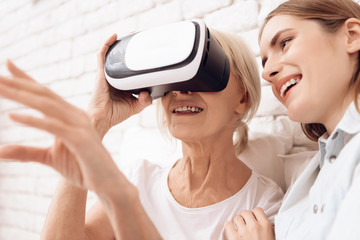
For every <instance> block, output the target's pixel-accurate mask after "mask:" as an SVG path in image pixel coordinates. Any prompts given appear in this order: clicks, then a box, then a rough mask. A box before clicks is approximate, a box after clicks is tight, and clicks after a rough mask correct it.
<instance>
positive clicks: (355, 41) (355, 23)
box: [344, 18, 360, 53]
mask: <svg viewBox="0 0 360 240" xmlns="http://www.w3.org/2000/svg"><path fill="white" fill-rule="evenodd" d="M344 27H345V31H346V37H347V47H346V49H347V51H348V53H356V52H359V51H360V20H359V19H357V18H349V19H348V20H346V21H345V23H344Z"/></svg>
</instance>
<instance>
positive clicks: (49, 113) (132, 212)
mask: <svg viewBox="0 0 360 240" xmlns="http://www.w3.org/2000/svg"><path fill="white" fill-rule="evenodd" d="M7 65H8V69H9V71H10V73H11V74H12V75H13V77H11V78H9V77H2V76H0V95H1V96H3V97H5V98H8V99H11V100H13V101H17V102H19V103H22V104H24V105H27V106H28V107H31V108H34V109H36V110H38V111H40V112H41V113H43V117H33V116H26V115H22V114H10V118H11V119H12V120H14V121H16V122H19V123H22V124H25V125H27V126H30V127H34V128H38V129H41V130H44V131H47V132H49V133H51V134H53V135H54V136H55V137H56V140H55V143H54V145H52V146H50V147H49V148H34V147H28V146H19V145H5V146H1V147H0V158H7V159H14V160H17V161H24V162H26V161H34V162H39V163H42V164H45V165H47V166H50V167H52V168H54V169H55V170H57V171H58V172H59V173H61V174H62V175H63V176H64V178H66V179H67V181H68V183H67V185H64V184H61V185H60V188H59V189H58V194H57V197H55V199H54V202H53V204H52V206H55V207H52V208H51V209H50V211H49V215H48V218H47V221H46V225H45V226H46V229H45V231H44V235H43V236H44V238H45V237H47V236H49V237H52V236H53V235H51V232H50V231H51V230H53V228H55V229H56V231H53V232H54V233H60V232H61V234H63V236H69V235H71V237H73V235H72V234H73V233H76V234H80V235H81V234H82V233H83V234H84V237H81V236H80V235H79V236H80V237H79V238H80V239H85V234H87V233H95V232H96V233H103V231H104V230H105V229H103V228H101V226H100V227H99V225H96V223H99V222H102V223H104V222H105V224H106V221H109V223H110V224H111V226H112V227H113V231H114V234H115V236H116V237H117V238H118V239H122V236H125V237H124V238H125V239H137V236H141V238H142V239H145V236H146V238H151V239H152V238H153V237H156V238H160V236H159V234H158V233H157V231H156V229H155V228H154V227H153V225H152V224H151V221H150V219H149V218H148V216H147V215H146V212H145V211H144V209H143V208H142V206H141V204H140V201H139V199H138V195H137V191H136V189H135V187H134V186H133V185H131V184H130V183H129V182H128V181H127V179H126V178H125V176H124V175H123V174H122V173H121V172H120V171H119V169H118V168H117V166H116V164H115V163H114V162H113V160H112V159H111V156H110V154H109V153H108V152H107V151H106V149H105V147H104V146H103V145H102V143H101V138H102V136H103V134H105V132H106V131H107V129H108V128H110V127H111V125H112V124H113V123H116V122H117V121H121V120H123V119H124V118H126V117H129V114H131V113H136V112H139V111H141V110H142V109H143V108H144V107H146V106H147V105H149V104H150V103H151V99H150V97H149V96H148V95H146V94H144V93H142V94H141V95H140V97H139V99H136V98H134V97H132V96H130V95H123V96H122V101H119V102H120V103H119V104H117V108H116V109H117V110H118V111H119V112H121V113H123V115H120V117H118V118H116V119H115V121H113V122H111V123H110V124H106V122H105V124H104V121H101V120H103V119H101V118H99V117H98V118H96V116H99V115H97V114H96V113H97V112H99V111H93V112H91V113H90V114H86V113H85V112H83V111H82V110H80V109H78V108H76V107H74V106H72V105H70V104H69V103H67V102H65V101H64V100H63V99H61V98H60V97H59V96H58V95H56V94H55V93H53V92H52V91H51V90H49V89H47V88H45V87H43V86H41V85H40V84H38V83H37V82H36V81H35V80H33V79H31V78H30V77H29V76H27V75H26V74H25V73H24V72H22V71H21V70H19V69H17V68H16V67H15V66H14V65H13V64H11V63H10V62H8V64H7ZM149 99H150V100H149ZM100 102H103V101H100ZM121 104H122V105H125V107H124V106H123V107H122V109H121V108H120V107H121ZM112 110H114V109H112ZM111 113H112V114H114V113H115V112H114V111H112V112H111ZM89 115H90V116H93V117H94V118H93V119H95V120H90V119H89ZM105 118H106V117H105ZM99 119H100V120H99ZM111 119H114V118H111ZM99 123H100V124H99ZM92 124H95V126H96V128H94V127H93V125H92ZM99 130H101V132H100V131H99ZM114 180H116V181H114ZM69 183H70V184H71V185H70V184H69ZM112 184H115V186H116V188H117V189H121V191H119V192H117V193H116V194H115V195H114V194H113V193H112V191H113V189H114V185H112ZM75 186H76V187H75ZM86 189H90V190H93V191H94V192H96V193H97V194H98V196H99V198H100V200H101V206H102V207H103V210H102V208H94V209H95V210H92V211H91V212H92V213H91V214H90V213H89V217H88V219H87V223H86V226H85V224H84V216H85V201H86ZM63 196H67V197H66V198H64V199H62V197H63ZM129 204H130V205H131V206H132V207H131V208H129ZM58 206H61V207H58ZM64 209H68V210H67V211H62V210H64ZM96 209H97V210H96ZM72 210H75V212H76V213H77V214H76V215H77V216H76V217H74V214H72V213H73V212H72ZM114 211H116V212H114ZM104 212H105V213H106V215H105V214H104ZM70 215H71V216H70ZM67 216H68V217H69V216H70V219H71V223H73V224H74V225H71V224H69V223H66V221H69V218H67ZM105 216H107V218H106V217H105ZM57 219H60V220H61V224H60V226H59V227H56V226H55V225H56V223H55V220H57ZM107 219H108V220H107ZM65 220H66V221H65ZM142 224H149V225H147V226H142ZM107 225H109V224H107ZM84 226H85V227H84ZM73 229H76V231H75V232H73ZM149 229H151V230H150V231H149ZM135 230H136V231H135ZM149 232H152V233H153V234H148V233H149ZM66 234H67V235H66ZM89 236H90V235H89ZM94 236H95V235H94ZM97 239H98V238H97ZM110 239H111V238H110Z"/></svg>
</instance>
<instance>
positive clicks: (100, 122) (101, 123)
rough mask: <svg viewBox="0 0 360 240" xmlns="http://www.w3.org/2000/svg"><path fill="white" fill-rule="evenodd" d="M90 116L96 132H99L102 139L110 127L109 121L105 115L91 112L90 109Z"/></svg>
mask: <svg viewBox="0 0 360 240" xmlns="http://www.w3.org/2000/svg"><path fill="white" fill-rule="evenodd" d="M88 116H89V118H90V121H91V124H92V125H93V126H94V128H95V130H96V132H97V133H98V134H99V136H100V137H101V139H102V138H104V136H105V134H106V133H107V132H108V131H109V129H110V128H109V125H108V123H107V121H105V119H104V118H103V116H99V115H97V114H93V113H90V112H89V111H88Z"/></svg>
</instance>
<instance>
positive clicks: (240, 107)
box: [235, 92, 248, 114]
mask: <svg viewBox="0 0 360 240" xmlns="http://www.w3.org/2000/svg"><path fill="white" fill-rule="evenodd" d="M247 103H248V94H247V92H245V93H244V95H243V96H242V98H241V100H240V102H239V104H238V106H237V108H236V109H235V110H236V112H237V113H238V114H242V113H244V112H245V111H246V107H247Z"/></svg>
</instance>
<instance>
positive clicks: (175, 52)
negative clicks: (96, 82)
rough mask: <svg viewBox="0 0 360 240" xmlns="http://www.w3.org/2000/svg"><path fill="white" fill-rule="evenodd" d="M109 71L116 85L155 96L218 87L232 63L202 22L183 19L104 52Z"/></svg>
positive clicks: (222, 85)
mask: <svg viewBox="0 0 360 240" xmlns="http://www.w3.org/2000/svg"><path fill="white" fill-rule="evenodd" d="M104 68H105V76H106V79H107V81H108V83H109V84H110V85H111V86H112V87H114V88H115V89H118V90H121V91H126V92H131V93H133V94H139V93H140V92H141V91H148V92H149V93H150V96H151V97H152V98H153V99H155V98H158V97H162V96H164V95H165V94H166V93H167V92H169V91H191V92H217V91H221V90H223V89H224V88H225V87H226V85H227V83H228V80H229V75H230V64H229V60H228V57H227V56H226V55H225V53H224V52H223V50H222V48H221V46H220V45H219V43H218V42H217V40H216V39H215V38H214V37H213V36H212V35H211V33H210V31H209V29H208V28H207V26H206V25H205V23H204V22H203V21H198V20H194V21H182V22H177V23H172V24H167V25H162V26H160V27H156V28H152V29H149V30H144V31H140V32H137V33H134V34H131V35H128V36H125V37H122V38H120V39H118V40H116V42H115V43H114V44H113V45H112V46H111V47H110V48H109V50H108V52H107V54H106V57H105V66H104Z"/></svg>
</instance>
